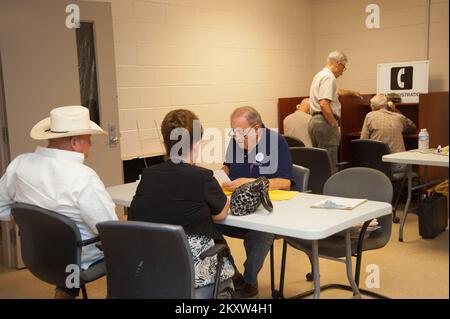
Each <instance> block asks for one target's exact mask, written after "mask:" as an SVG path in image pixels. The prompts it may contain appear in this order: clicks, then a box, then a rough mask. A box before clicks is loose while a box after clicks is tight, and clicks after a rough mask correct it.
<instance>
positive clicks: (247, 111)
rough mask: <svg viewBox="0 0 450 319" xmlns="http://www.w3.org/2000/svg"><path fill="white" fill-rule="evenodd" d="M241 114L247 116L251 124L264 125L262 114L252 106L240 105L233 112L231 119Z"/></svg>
mask: <svg viewBox="0 0 450 319" xmlns="http://www.w3.org/2000/svg"><path fill="white" fill-rule="evenodd" d="M239 116H245V118H246V119H247V121H248V123H249V124H250V125H259V126H262V125H263V122H262V119H261V115H260V114H259V112H258V111H257V110H256V109H255V108H254V107H252V106H241V107H238V108H237V109H235V110H234V111H233V113H232V114H231V119H233V118H236V117H239Z"/></svg>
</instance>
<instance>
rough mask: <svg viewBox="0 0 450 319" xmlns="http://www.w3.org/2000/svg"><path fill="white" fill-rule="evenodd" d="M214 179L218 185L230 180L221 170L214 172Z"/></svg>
mask: <svg viewBox="0 0 450 319" xmlns="http://www.w3.org/2000/svg"><path fill="white" fill-rule="evenodd" d="M214 177H215V178H216V179H217V181H218V182H219V184H220V185H222V184H223V183H228V182H231V179H230V178H229V177H228V175H227V174H226V173H225V171H224V170H223V169H218V170H216V171H214Z"/></svg>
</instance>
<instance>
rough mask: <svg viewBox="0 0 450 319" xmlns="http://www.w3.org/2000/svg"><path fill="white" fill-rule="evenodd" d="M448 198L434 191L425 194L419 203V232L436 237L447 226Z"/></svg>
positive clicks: (425, 235) (426, 236) (423, 236)
mask: <svg viewBox="0 0 450 319" xmlns="http://www.w3.org/2000/svg"><path fill="white" fill-rule="evenodd" d="M447 221H448V215H447V198H446V197H445V196H442V195H440V194H438V193H435V192H434V191H433V192H431V194H430V195H429V196H427V195H424V196H423V198H422V200H421V201H420V204H419V234H420V236H422V238H434V237H436V236H437V235H439V234H440V233H442V232H443V231H444V230H445V229H446V228H447V225H448V223H447Z"/></svg>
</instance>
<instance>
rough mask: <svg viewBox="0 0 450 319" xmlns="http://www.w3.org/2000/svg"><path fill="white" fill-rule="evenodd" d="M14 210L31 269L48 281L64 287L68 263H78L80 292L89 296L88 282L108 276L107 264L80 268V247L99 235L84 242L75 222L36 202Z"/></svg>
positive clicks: (13, 207)
mask: <svg viewBox="0 0 450 319" xmlns="http://www.w3.org/2000/svg"><path fill="white" fill-rule="evenodd" d="M11 213H12V215H13V217H14V220H15V222H16V223H17V225H18V226H19V234H20V240H21V252H22V259H23V262H24V264H25V266H27V268H28V269H29V270H30V272H31V273H32V274H33V275H35V276H36V277H37V278H39V279H40V280H42V281H45V282H46V283H49V284H51V285H55V286H59V287H65V286H66V279H67V276H68V275H69V273H67V272H66V267H67V265H77V266H78V267H79V268H78V269H80V288H81V292H82V294H83V298H84V299H87V298H88V296H87V292H86V287H85V284H86V283H89V282H91V281H93V280H96V279H98V278H100V277H103V276H104V275H105V263H104V262H99V263H96V264H95V265H93V266H91V267H89V268H88V269H87V270H81V249H82V247H84V246H86V245H90V244H93V243H95V242H98V241H99V239H98V237H95V238H92V239H88V240H85V241H82V240H81V235H80V230H79V229H78V227H77V225H76V224H75V222H74V221H72V220H71V219H70V218H68V217H66V216H64V215H61V214H58V213H56V212H53V211H50V210H47V209H43V208H41V207H37V206H34V205H29V204H22V203H15V204H13V205H12V207H11Z"/></svg>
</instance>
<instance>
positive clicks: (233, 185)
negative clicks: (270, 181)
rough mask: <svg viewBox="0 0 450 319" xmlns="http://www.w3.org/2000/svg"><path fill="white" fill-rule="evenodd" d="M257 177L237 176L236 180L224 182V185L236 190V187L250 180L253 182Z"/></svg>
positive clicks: (228, 188)
mask: <svg viewBox="0 0 450 319" xmlns="http://www.w3.org/2000/svg"><path fill="white" fill-rule="evenodd" d="M254 180H255V179H254V178H244V177H241V178H237V179H235V180H234V181H231V182H228V183H223V184H222V187H223V188H225V189H227V190H230V191H234V190H235V189H236V188H238V187H239V186H241V185H242V184H245V183H249V182H253V181H254Z"/></svg>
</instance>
